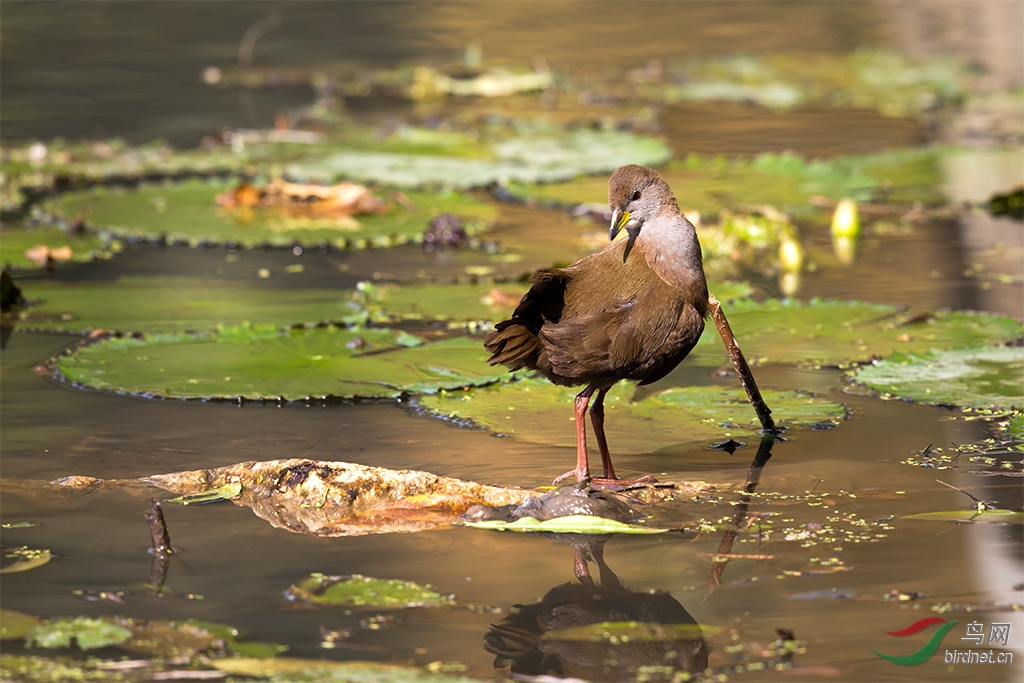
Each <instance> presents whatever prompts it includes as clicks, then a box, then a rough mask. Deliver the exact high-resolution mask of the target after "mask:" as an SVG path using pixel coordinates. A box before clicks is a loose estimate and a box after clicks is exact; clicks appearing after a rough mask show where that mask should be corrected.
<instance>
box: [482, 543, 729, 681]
mask: <svg viewBox="0 0 1024 683" xmlns="http://www.w3.org/2000/svg"><path fill="white" fill-rule="evenodd" d="M558 540H559V542H562V543H566V542H567V543H569V544H570V545H572V546H573V549H574V573H575V574H576V579H575V580H574V581H570V582H569V583H565V584H562V585H560V586H555V587H554V588H552V589H551V590H549V591H548V592H547V594H546V595H545V596H544V597H543V599H541V601H540V602H537V603H535V604H532V605H515V606H513V608H512V613H511V614H510V615H509V616H507V617H505V618H504V619H502V620H501V621H500V622H498V623H497V624H494V625H493V626H492V627H491V629H490V631H488V632H487V635H485V636H484V649H485V650H487V651H488V652H490V653H491V654H494V655H495V660H494V666H495V668H504V667H506V666H510V667H511V673H512V674H519V675H526V676H540V675H554V676H561V677H575V678H582V679H587V680H594V681H620V680H630V679H633V678H635V677H636V672H637V670H638V669H639V668H640V667H663V669H662V670H663V671H671V672H675V671H686V672H699V671H703V670H704V669H705V668H706V667H707V663H708V651H709V647H708V642H707V641H706V640H704V635H703V632H702V631H701V629H700V627H699V626H698V625H697V622H696V620H695V619H694V618H693V617H692V616H690V613H689V612H687V611H686V609H685V608H684V607H683V606H682V605H681V604H679V602H678V601H677V600H676V599H675V598H673V597H672V596H671V595H669V594H668V593H664V592H639V593H638V592H634V591H631V590H629V589H628V588H626V587H625V586H623V585H622V582H621V581H620V580H619V577H618V576H616V575H615V573H614V572H613V571H612V570H611V568H610V567H609V566H608V564H607V563H606V562H605V560H604V544H605V541H606V540H607V537H601V536H583V535H571V534H566V535H562V536H561V537H560V538H559V539H558ZM590 562H593V563H594V564H595V565H597V569H598V578H599V581H600V583H598V582H596V581H595V580H594V577H593V576H592V575H591V573H590ZM671 676H672V673H668V678H671Z"/></svg>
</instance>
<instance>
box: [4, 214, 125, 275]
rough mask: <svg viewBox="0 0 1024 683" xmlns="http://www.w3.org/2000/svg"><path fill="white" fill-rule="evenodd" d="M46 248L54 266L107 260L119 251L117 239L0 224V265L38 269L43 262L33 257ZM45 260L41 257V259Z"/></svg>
mask: <svg viewBox="0 0 1024 683" xmlns="http://www.w3.org/2000/svg"><path fill="white" fill-rule="evenodd" d="M45 249H49V250H50V252H51V253H52V254H53V258H54V259H55V260H57V262H58V263H80V262H83V261H91V260H92V259H94V258H110V257H111V256H112V255H113V254H116V253H118V252H119V251H121V250H122V249H123V246H122V244H121V243H120V242H119V241H118V240H111V239H109V238H108V237H107V236H104V235H97V234H95V233H90V232H81V233H69V232H68V231H66V230H62V229H61V228H58V227H56V226H52V225H45V226H34V227H31V228H26V227H19V226H17V225H13V226H11V225H6V224H5V225H4V229H3V237H2V239H0V263H3V264H4V265H10V266H13V267H14V268H18V269H25V270H28V269H32V268H41V267H43V265H44V264H45V261H40V260H39V259H40V257H39V256H36V258H33V257H32V256H33V255H36V254H43V253H45V251H44V250H45ZM42 258H43V259H45V256H43V257H42Z"/></svg>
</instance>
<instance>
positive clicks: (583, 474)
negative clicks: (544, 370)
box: [553, 384, 597, 484]
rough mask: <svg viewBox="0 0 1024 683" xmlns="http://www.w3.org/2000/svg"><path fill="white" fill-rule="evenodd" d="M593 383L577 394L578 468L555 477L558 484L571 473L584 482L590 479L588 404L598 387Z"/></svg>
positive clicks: (577, 479)
mask: <svg viewBox="0 0 1024 683" xmlns="http://www.w3.org/2000/svg"><path fill="white" fill-rule="evenodd" d="M596 388H597V387H595V386H594V385H593V384H591V385H590V386H588V387H587V388H586V389H584V390H583V391H581V392H580V393H579V394H577V395H576V469H574V470H569V471H568V472H566V473H565V474H563V475H562V476H560V477H558V478H557V479H555V481H554V482H553V483H555V484H557V483H558V482H560V481H562V480H563V479H567V478H568V477H569V476H571V475H575V476H576V481H578V482H584V481H587V480H588V479H590V464H589V462H588V461H587V421H586V413H587V406H588V405H589V404H590V395H591V394H593V393H594V389H596Z"/></svg>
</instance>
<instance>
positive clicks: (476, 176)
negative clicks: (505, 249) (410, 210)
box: [286, 130, 671, 189]
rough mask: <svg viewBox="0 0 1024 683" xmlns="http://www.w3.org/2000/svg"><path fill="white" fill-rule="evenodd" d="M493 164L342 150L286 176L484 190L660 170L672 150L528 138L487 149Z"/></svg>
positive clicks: (629, 141)
mask: <svg viewBox="0 0 1024 683" xmlns="http://www.w3.org/2000/svg"><path fill="white" fill-rule="evenodd" d="M491 154H492V158H491V159H467V158H459V157H442V156H435V155H425V154H396V153H391V152H375V151H355V150H346V151H342V152H336V153H334V154H326V155H323V156H322V157H320V158H317V159H307V160H302V161H298V162H295V163H292V164H289V165H288V166H287V167H286V173H287V175H288V176H289V177H292V178H296V179H298V180H300V181H303V182H309V181H316V182H333V181H334V180H336V179H338V178H348V179H353V180H358V181H360V182H377V183H385V184H388V185H396V186H399V187H423V186H437V185H440V186H444V187H451V188H457V189H469V188H474V187H485V186H487V185H491V184H493V183H507V182H509V181H515V182H521V183H547V182H554V181H564V180H569V179H570V178H574V177H576V176H579V175H586V174H592V173H610V172H611V171H614V170H615V169H616V168H618V167H619V166H623V165H625V164H630V163H633V164H641V165H644V166H659V165H661V164H663V163H665V162H666V161H668V159H669V157H670V156H671V150H670V149H669V148H668V146H667V145H666V144H665V143H664V142H662V141H661V140H659V139H657V138H652V137H646V136H641V135H636V134H634V133H627V132H617V131H595V130H576V131H563V132H560V133H559V134H558V135H543V134H540V133H532V134H530V135H523V136H520V137H516V138H510V139H506V140H503V141H499V142H496V143H494V144H492V145H491Z"/></svg>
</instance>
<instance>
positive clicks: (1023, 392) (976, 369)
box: [850, 346, 1024, 408]
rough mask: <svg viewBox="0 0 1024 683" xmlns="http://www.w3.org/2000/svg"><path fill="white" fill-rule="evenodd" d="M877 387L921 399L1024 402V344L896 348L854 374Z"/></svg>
mask: <svg viewBox="0 0 1024 683" xmlns="http://www.w3.org/2000/svg"><path fill="white" fill-rule="evenodd" d="M850 375H851V377H852V378H853V379H855V380H857V381H858V382H863V383H864V384H867V385H868V386H869V387H871V388H872V389H875V390H877V391H879V392H882V393H884V394H887V395H892V396H896V397H899V398H909V399H911V400H913V401H917V402H919V403H944V404H950V405H955V406H959V407H962V408H1010V407H1017V408H1020V407H1024V384H1022V383H1021V377H1022V376H1024V347H1020V346H985V347H978V348H969V349H953V350H949V351H930V352H928V353H920V354H915V353H911V354H904V353H896V354H893V355H892V356H891V357H889V358H886V359H885V360H881V361H878V362H877V363H875V364H874V365H865V366H864V367H861V368H858V369H857V370H855V371H853V372H851V373H850Z"/></svg>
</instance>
